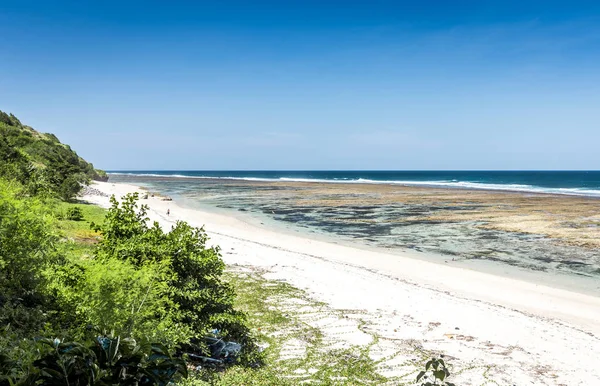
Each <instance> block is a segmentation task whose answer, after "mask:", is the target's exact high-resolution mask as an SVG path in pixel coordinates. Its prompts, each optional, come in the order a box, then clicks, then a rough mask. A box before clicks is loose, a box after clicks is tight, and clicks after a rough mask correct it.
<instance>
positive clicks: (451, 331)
mask: <svg viewBox="0 0 600 386" xmlns="http://www.w3.org/2000/svg"><path fill="white" fill-rule="evenodd" d="M92 187H93V188H95V189H97V190H99V191H101V192H103V193H105V194H107V195H113V194H114V195H115V196H117V197H121V196H122V195H124V194H126V193H129V192H135V191H138V192H141V191H142V189H141V188H139V187H136V186H132V185H126V184H113V183H110V182H106V183H99V182H95V183H94V184H93V185H92ZM83 198H84V200H86V201H88V202H90V203H94V204H97V205H100V206H103V207H107V206H108V205H109V201H108V197H106V196H104V195H97V194H96V195H92V194H88V195H86V196H84V197H83ZM142 203H144V204H146V205H148V206H149V208H150V210H149V216H150V218H151V219H152V220H155V221H158V222H159V223H160V224H161V225H163V226H164V227H166V228H167V229H168V228H169V227H170V224H172V223H174V222H175V221H177V220H184V221H187V222H188V223H190V224H191V225H194V226H205V229H206V231H207V232H208V234H209V236H210V237H211V240H210V242H211V243H213V244H216V245H219V246H221V248H222V252H223V259H224V260H225V262H226V263H227V264H230V265H234V264H239V265H247V266H253V267H259V268H261V269H264V270H266V271H267V272H268V274H267V277H268V278H269V279H273V280H284V281H286V282H288V283H289V284H291V285H293V286H294V287H297V288H300V289H303V290H305V291H306V292H307V293H308V294H309V295H310V296H311V297H313V298H314V299H316V300H318V301H321V302H324V303H326V304H327V305H328V306H329V307H332V308H334V309H338V310H344V312H347V313H348V315H357V314H361V315H362V316H361V317H360V318H354V317H349V318H346V319H335V320H323V319H319V320H314V321H313V322H314V323H321V324H325V325H326V326H325V327H324V328H325V330H327V331H329V332H330V333H331V341H332V344H340V345H344V344H348V345H350V344H367V343H369V341H370V340H371V339H372V336H371V335H369V334H366V333H365V331H370V332H375V333H376V334H377V336H379V337H381V339H379V341H378V343H377V348H378V351H377V352H378V355H379V358H378V359H380V358H386V359H385V363H386V364H387V367H386V370H385V371H384V372H383V375H399V374H407V378H406V379H410V378H411V377H412V376H413V375H412V374H413V373H415V374H416V372H417V365H420V363H419V364H413V365H409V364H407V363H408V362H410V359H411V358H414V355H413V354H412V352H413V351H414V350H415V349H422V350H431V351H432V352H437V353H441V354H444V355H445V356H446V357H447V358H448V362H449V363H452V364H453V365H454V368H455V372H456V373H457V374H456V376H455V377H454V378H453V379H454V382H456V383H457V384H460V385H483V384H494V383H493V382H491V381H490V380H491V379H493V380H494V381H495V382H496V384H500V385H584V384H585V385H593V384H598V385H600V376H599V375H598V374H597V373H596V372H595V370H594V369H595V367H596V362H597V357H598V354H599V353H600V298H598V297H594V296H590V295H584V294H580V293H575V292H569V291H566V290H562V289H556V288H551V287H548V286H544V285H538V284H534V283H530V282H525V281H519V280H515V279H511V278H507V277H500V276H494V275H491V274H486V273H481V272H476V271H472V270H467V269H464V268H459V267H455V266H452V265H449V264H436V263H432V262H428V261H423V260H418V259H413V258H410V257H408V256H402V255H397V254H393V255H392V254H386V253H383V252H376V251H367V250H363V249H358V248H352V247H349V246H343V245H338V244H333V243H327V242H324V241H318V240H312V239H309V238H305V237H300V236H294V235H289V234H281V233H278V232H276V231H273V230H270V229H266V228H262V227H259V226H256V225H254V224H249V223H246V222H244V221H241V220H240V219H237V218H234V217H228V216H225V215H221V214H215V213H208V212H204V211H199V210H193V209H188V208H184V207H182V206H180V205H178V203H177V202H174V201H162V200H161V199H160V198H159V197H150V198H148V199H147V200H142ZM167 209H168V210H170V215H168V216H167ZM359 319H360V320H359ZM307 323H311V321H310V320H308V321H307ZM411 366H412V368H411ZM456 370H458V371H456Z"/></svg>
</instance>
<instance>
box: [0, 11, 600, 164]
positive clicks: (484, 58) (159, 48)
mask: <svg viewBox="0 0 600 386" xmlns="http://www.w3.org/2000/svg"><path fill="white" fill-rule="evenodd" d="M122 3H125V4H122ZM0 48H1V49H0V109H1V110H4V111H10V112H13V113H14V114H15V115H17V116H18V117H20V118H21V120H22V121H24V122H25V123H27V124H30V125H31V126H33V127H35V128H37V129H39V130H41V131H46V132H53V133H55V134H56V135H57V136H58V137H59V138H60V139H61V140H62V141H63V142H66V143H68V144H70V145H71V146H72V147H73V148H74V149H76V150H77V151H78V153H79V154H80V155H82V156H83V157H85V158H86V159H89V160H91V161H92V162H94V164H95V165H96V166H97V167H101V168H105V169H109V170H115V169H600V149H599V144H600V66H599V65H598V63H600V2H594V1H576V0H575V1H552V0H545V1H536V0H530V1H527V0H523V1H510V0H504V1H483V0H480V1H450V0H446V1H426V0H425V1H410V2H408V1H407V2H403V1H361V2H359V1H318V2H317V1H310V0H305V1H295V0H288V1H278V2H274V1H273V2H261V1H221V2H216V1H214V2H202V1H194V2H192V1H190V2H182V1H170V2H167V1H122V2H116V1H112V0H108V1H102V2H92V1H89V2H88V1H28V0H18V1H5V0H0Z"/></svg>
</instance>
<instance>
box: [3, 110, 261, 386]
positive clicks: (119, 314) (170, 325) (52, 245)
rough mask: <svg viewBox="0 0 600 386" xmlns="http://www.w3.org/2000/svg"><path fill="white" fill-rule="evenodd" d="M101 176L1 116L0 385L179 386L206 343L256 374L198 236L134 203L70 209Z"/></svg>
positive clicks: (49, 139) (248, 339) (244, 336)
mask: <svg viewBox="0 0 600 386" xmlns="http://www.w3.org/2000/svg"><path fill="white" fill-rule="evenodd" d="M105 176H106V175H105V174H104V173H103V172H101V171H97V170H95V169H94V168H93V166H92V165H91V164H90V163H88V162H86V161H85V160H83V159H81V158H80V157H79V156H77V154H76V153H75V152H73V151H72V150H71V149H70V148H69V146H67V145H63V144H61V143H60V142H59V141H58V139H57V138H56V137H55V136H54V135H52V134H41V133H39V132H37V131H35V130H33V129H32V128H30V127H28V126H24V125H23V124H21V122H20V121H19V120H18V119H17V118H16V117H15V116H14V115H12V114H6V113H3V112H0V385H1V386H5V385H34V384H35V385H59V384H60V385H63V384H71V385H85V384H93V385H109V384H110V385H116V384H123V385H124V384H131V385H133V384H148V385H152V384H156V385H166V384H167V383H168V382H171V381H176V380H178V379H182V378H185V377H186V376H187V366H186V364H185V362H184V358H187V354H186V353H190V355H192V354H193V355H195V356H196V357H197V358H203V357H204V358H206V357H210V356H211V355H212V353H211V351H210V348H211V347H210V346H208V345H207V343H206V339H205V337H206V336H209V335H211V334H212V336H215V334H216V336H218V337H219V338H223V339H227V340H235V341H236V342H239V343H241V344H242V347H243V349H242V351H241V354H240V355H239V357H236V358H237V359H238V360H237V363H238V364H239V365H241V366H249V365H253V366H256V365H260V364H261V358H262V356H261V355H260V354H258V353H257V350H256V349H257V346H256V345H255V343H254V340H253V339H252V336H251V334H250V329H249V328H248V327H247V325H246V316H245V314H243V313H241V312H239V311H237V310H236V309H235V308H234V297H235V295H234V291H233V289H232V287H231V286H230V285H229V284H228V283H227V282H225V281H223V278H222V274H223V270H224V268H225V265H224V263H223V261H222V260H221V255H220V251H219V249H218V248H208V247H207V246H206V241H207V236H206V233H205V232H204V230H203V229H198V228H193V227H191V226H189V225H188V224H186V223H183V222H180V223H177V224H176V226H174V227H173V229H172V230H171V231H170V232H164V231H163V230H162V229H161V228H160V227H159V226H158V224H156V223H155V224H149V221H148V219H147V217H146V207H144V206H141V207H140V206H138V204H137V196H127V197H124V198H123V201H122V203H119V202H117V200H115V199H114V198H113V200H112V207H111V208H110V209H109V210H108V211H105V210H103V209H101V208H98V207H95V206H91V205H86V204H78V203H74V202H73V199H74V197H75V196H76V194H77V193H78V192H79V190H80V189H81V187H82V185H83V184H86V183H88V182H89V180H90V179H92V178H97V179H102V178H104V177H105ZM215 362H217V363H221V361H220V360H215ZM230 362H232V361H230ZM223 367H224V364H221V365H220V366H219V368H223ZM213 371H214V370H213Z"/></svg>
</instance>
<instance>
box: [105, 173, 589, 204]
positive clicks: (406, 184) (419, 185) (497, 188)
mask: <svg viewBox="0 0 600 386" xmlns="http://www.w3.org/2000/svg"><path fill="white" fill-rule="evenodd" d="M184 172H185V171H184ZM594 172H595V170H594ZM108 175H109V176H111V175H112V176H123V177H142V178H143V177H152V178H164V179H173V180H176V179H192V180H196V179H199V180H206V181H211V180H214V181H244V182H258V183H282V184H336V185H351V186H356V185H375V186H377V185H380V186H389V187H399V188H409V189H410V188H415V189H423V188H426V189H440V190H444V189H451V190H458V191H467V192H469V191H473V192H478V193H481V192H489V193H507V194H511V193H512V194H523V195H540V196H542V197H574V198H583V199H592V200H600V191H597V190H594V189H592V190H590V192H593V193H587V194H586V193H585V192H586V190H581V189H580V188H550V187H543V186H535V185H530V188H502V187H501V186H502V185H500V184H486V183H477V182H468V181H463V183H466V184H471V185H470V186H467V185H458V184H454V183H452V182H446V181H445V182H443V183H441V182H440V183H436V182H428V181H392V180H389V181H384V180H381V181H380V180H363V181H361V180H328V179H302V178H297V179H294V178H283V179H282V178H253V177H211V176H187V175H182V174H152V173H123V172H108ZM457 182H460V181H457ZM478 185H481V186H478ZM484 185H487V186H485V187H484ZM491 185H494V187H490V186H491ZM509 185H510V184H507V185H506V186H509ZM544 189H547V190H546V191H544ZM569 189H571V190H575V191H577V193H575V192H567V191H568V190H569ZM557 190H558V191H557ZM559 191H560V192H559Z"/></svg>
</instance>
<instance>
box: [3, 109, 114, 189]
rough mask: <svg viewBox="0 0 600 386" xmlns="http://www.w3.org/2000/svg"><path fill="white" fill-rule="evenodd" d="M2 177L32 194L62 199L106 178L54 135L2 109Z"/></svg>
mask: <svg viewBox="0 0 600 386" xmlns="http://www.w3.org/2000/svg"><path fill="white" fill-rule="evenodd" d="M0 177H3V178H4V179H12V180H16V181H18V182H20V183H21V184H22V185H23V186H25V188H26V190H27V192H29V193H30V194H34V195H47V196H53V197H59V198H61V199H63V200H70V199H72V198H73V197H75V196H76V195H77V193H79V191H80V190H81V186H82V184H87V183H88V182H89V181H90V179H96V180H106V179H107V178H106V173H105V172H103V171H101V170H96V169H94V166H93V165H92V164H91V163H89V162H87V161H85V160H84V159H83V158H81V157H79V156H78V155H77V153H75V152H74V151H73V150H72V149H71V148H70V147H69V146H68V145H65V144H62V143H60V141H59V140H58V138H56V136H55V135H53V134H43V133H40V132H38V131H36V130H34V129H33V128H31V127H29V126H26V125H23V124H22V123H21V121H19V119H17V117H15V116H14V115H12V114H6V113H4V112H2V111H0Z"/></svg>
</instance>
